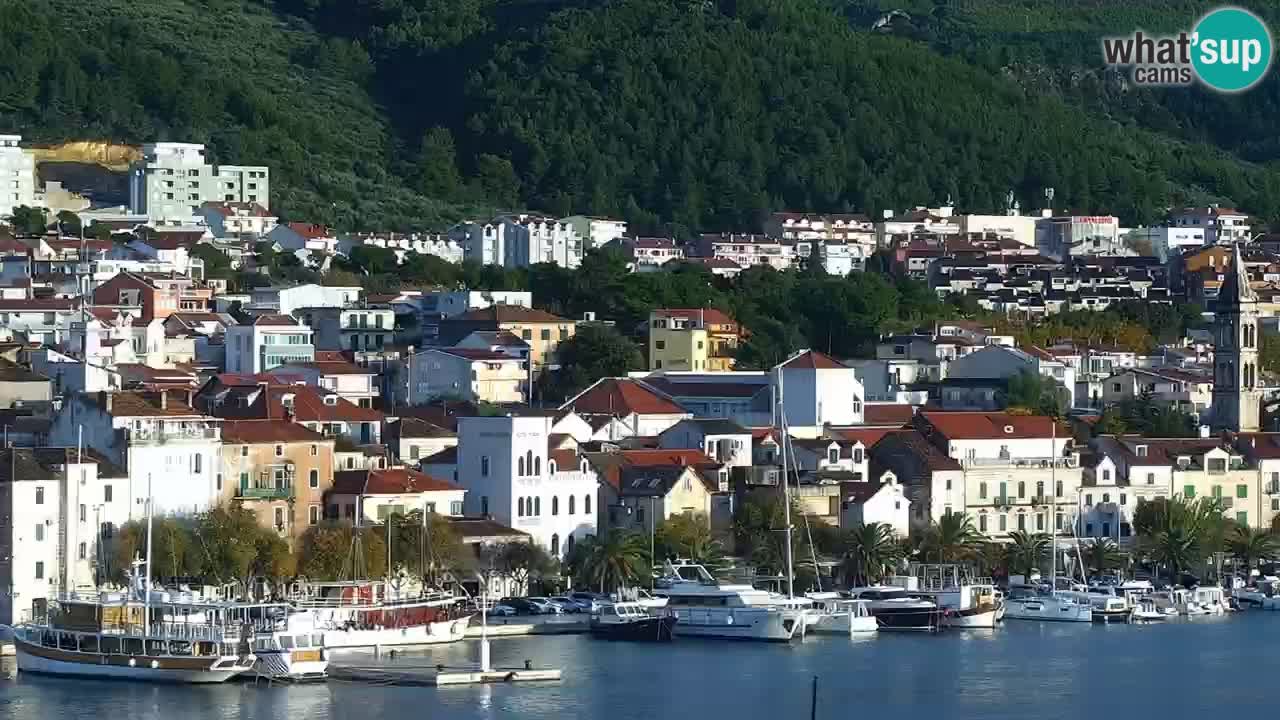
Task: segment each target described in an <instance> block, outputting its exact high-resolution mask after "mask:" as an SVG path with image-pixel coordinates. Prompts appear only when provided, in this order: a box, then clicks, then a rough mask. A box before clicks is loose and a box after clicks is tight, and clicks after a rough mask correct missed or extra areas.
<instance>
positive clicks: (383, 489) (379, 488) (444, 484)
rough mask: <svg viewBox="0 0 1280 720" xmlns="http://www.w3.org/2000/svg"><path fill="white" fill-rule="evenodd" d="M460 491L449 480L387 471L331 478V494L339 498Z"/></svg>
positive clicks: (354, 472) (403, 470)
mask: <svg viewBox="0 0 1280 720" xmlns="http://www.w3.org/2000/svg"><path fill="white" fill-rule="evenodd" d="M461 489H462V488H460V487H458V486H457V485H454V484H453V483H451V482H449V481H448V480H441V479H440V478H437V477H432V476H430V475H427V474H425V473H420V472H418V471H417V470H410V469H408V468H387V469H385V470H344V471H341V472H336V473H334V474H333V490H332V492H334V493H337V494H340V495H407V494H416V493H423V492H447V491H450V490H461Z"/></svg>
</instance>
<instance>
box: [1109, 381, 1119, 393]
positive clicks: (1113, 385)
mask: <svg viewBox="0 0 1280 720" xmlns="http://www.w3.org/2000/svg"><path fill="white" fill-rule="evenodd" d="M1111 390H1112V391H1113V392H1120V383H1111Z"/></svg>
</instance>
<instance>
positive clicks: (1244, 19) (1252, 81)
mask: <svg viewBox="0 0 1280 720" xmlns="http://www.w3.org/2000/svg"><path fill="white" fill-rule="evenodd" d="M1191 42H1192V45H1193V47H1192V51H1191V64H1192V65H1193V66H1194V67H1195V69H1196V75H1198V76H1200V80H1201V82H1203V83H1204V84H1206V85H1208V86H1209V87H1211V88H1213V89H1215V90H1220V91H1222V92H1240V91H1242V90H1248V89H1249V88H1251V87H1253V86H1254V85H1257V84H1258V82H1259V81H1260V80H1262V78H1263V76H1264V75H1266V74H1267V69H1268V68H1270V67H1271V54H1272V48H1271V31H1270V30H1268V29H1267V25H1266V23H1264V22H1262V20H1261V19H1260V18H1259V17H1258V16H1257V15H1254V14H1253V13H1251V12H1249V11H1248V10H1242V9H1241V8H1235V7H1228V8H1220V9H1218V10H1214V11H1213V12H1211V13H1209V14H1208V15H1205V16H1204V17H1202V18H1200V22H1198V23H1196V27H1195V30H1194V31H1193V35H1192V40H1191Z"/></svg>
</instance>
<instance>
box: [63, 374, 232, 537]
mask: <svg viewBox="0 0 1280 720" xmlns="http://www.w3.org/2000/svg"><path fill="white" fill-rule="evenodd" d="M81 430H83V441H84V446H85V447H89V448H93V449H94V450H96V451H98V452H99V453H101V454H102V455H103V456H104V457H105V458H106V459H107V460H108V461H110V462H111V463H113V464H115V465H119V466H122V467H124V468H127V469H128V473H129V480H128V483H127V484H126V487H125V488H123V489H122V490H121V492H123V493H125V497H126V498H127V499H128V501H129V502H130V506H129V507H130V513H131V514H130V516H129V517H130V518H138V517H141V516H142V514H143V511H144V507H145V506H144V504H143V502H142V501H144V500H145V499H146V498H147V493H148V485H150V492H151V497H152V499H153V500H154V503H155V508H156V512H157V513H178V514H187V513H196V512H202V511H204V510H207V509H209V508H210V507H211V506H213V505H216V504H217V502H218V498H219V496H220V495H221V487H222V482H223V479H222V473H221V472H220V457H221V456H220V454H219V453H220V452H221V448H222V428H221V421H220V420H218V419H217V418H212V417H208V416H206V415H203V414H202V413H200V412H197V411H196V410H194V409H193V408H192V407H191V404H190V395H189V394H188V393H186V392H160V393H143V392H116V393H107V392H103V393H96V394H87V393H86V394H81V395H76V396H74V397H70V398H67V399H66V400H65V401H64V403H63V406H62V409H61V411H59V413H58V414H57V415H56V416H55V417H54V421H53V425H52V427H51V428H50V430H49V440H50V442H51V443H52V444H55V445H60V446H69V447H75V446H76V444H77V441H78V440H80V439H81V437H82V436H81V434H80V433H81Z"/></svg>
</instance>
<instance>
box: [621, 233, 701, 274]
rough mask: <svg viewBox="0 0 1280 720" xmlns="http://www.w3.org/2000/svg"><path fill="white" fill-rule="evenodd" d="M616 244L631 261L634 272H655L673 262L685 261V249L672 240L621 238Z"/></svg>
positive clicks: (629, 264) (630, 264) (630, 265)
mask: <svg viewBox="0 0 1280 720" xmlns="http://www.w3.org/2000/svg"><path fill="white" fill-rule="evenodd" d="M616 244H617V245H618V246H619V247H620V248H621V249H622V252H623V253H624V254H626V256H627V259H628V260H629V261H630V262H629V263H628V266H629V267H630V268H631V271H632V272H653V271H655V270H661V269H662V266H664V265H666V264H667V263H669V262H671V261H672V260H683V259H684V248H682V247H681V246H679V245H677V244H676V241H675V240H672V239H671V238H651V237H637V238H620V239H618V240H617V241H616Z"/></svg>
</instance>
